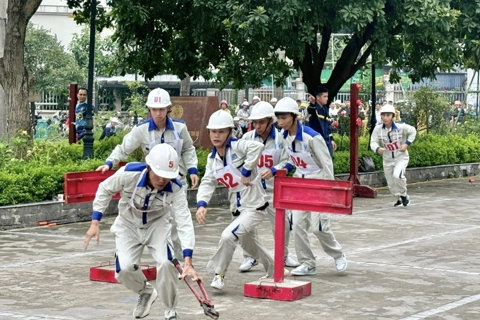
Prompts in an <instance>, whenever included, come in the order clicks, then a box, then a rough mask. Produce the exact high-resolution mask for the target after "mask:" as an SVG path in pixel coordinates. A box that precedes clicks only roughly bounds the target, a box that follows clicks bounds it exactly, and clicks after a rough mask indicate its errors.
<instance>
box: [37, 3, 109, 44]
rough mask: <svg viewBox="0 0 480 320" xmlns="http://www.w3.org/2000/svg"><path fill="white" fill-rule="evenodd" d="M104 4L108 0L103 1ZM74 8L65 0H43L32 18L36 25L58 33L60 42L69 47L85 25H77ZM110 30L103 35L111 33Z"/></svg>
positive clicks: (55, 33)
mask: <svg viewBox="0 0 480 320" xmlns="http://www.w3.org/2000/svg"><path fill="white" fill-rule="evenodd" d="M101 3H102V4H105V3H106V0H102V1H101ZM72 13H73V10H71V9H68V6H67V3H66V1H65V0H43V1H42V4H41V5H40V7H39V9H38V10H37V12H36V13H35V14H34V15H33V17H32V19H31V20H30V21H31V22H32V23H33V24H34V25H36V26H41V27H43V28H44V29H47V30H49V31H50V32H51V33H52V34H54V35H56V36H57V38H58V40H59V41H60V43H61V44H62V45H63V46H64V47H65V48H68V46H69V45H70V42H72V37H73V34H74V33H80V32H81V30H82V28H83V26H82V25H77V24H76V22H75V20H73V15H72ZM111 33H112V32H111V31H110V30H107V31H105V32H104V33H102V36H106V35H109V34H111Z"/></svg>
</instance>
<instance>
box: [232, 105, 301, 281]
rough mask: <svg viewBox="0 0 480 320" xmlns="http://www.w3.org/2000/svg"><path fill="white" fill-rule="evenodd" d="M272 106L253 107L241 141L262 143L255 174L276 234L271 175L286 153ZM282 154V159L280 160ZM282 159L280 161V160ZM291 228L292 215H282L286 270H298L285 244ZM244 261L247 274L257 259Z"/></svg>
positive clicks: (296, 262) (278, 166) (288, 238)
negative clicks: (256, 173)
mask: <svg viewBox="0 0 480 320" xmlns="http://www.w3.org/2000/svg"><path fill="white" fill-rule="evenodd" d="M273 117H274V112H273V107H272V106H271V105H270V104H269V103H268V102H264V101H261V102H259V103H257V105H255V107H253V109H252V114H251V115H250V118H249V119H250V120H251V121H252V124H253V127H254V129H253V130H252V131H249V132H247V133H245V134H244V136H243V138H242V139H245V140H252V141H258V142H261V143H263V145H264V146H265V149H264V150H263V151H262V155H261V157H260V159H259V161H258V165H257V168H258V172H259V174H260V178H261V183H262V187H263V189H264V190H265V192H266V193H267V196H268V198H267V199H268V203H269V204H270V205H269V206H268V207H267V208H266V209H265V213H266V214H267V217H268V219H269V220H270V224H271V226H272V232H273V234H274V235H275V208H274V207H273V185H274V184H273V176H274V175H275V174H276V172H277V169H282V168H283V166H284V165H285V162H286V153H285V152H284V149H283V136H282V134H281V133H280V132H279V131H278V130H277V128H275V126H274V125H273ZM282 152H283V155H284V157H282ZM282 158H283V159H285V160H283V161H281V159H282ZM291 228H292V219H291V212H290V211H288V214H287V215H286V216H285V230H284V233H285V249H284V253H285V260H284V263H285V266H286V267H298V266H299V265H300V264H299V263H298V261H296V260H295V259H294V258H293V257H290V256H289V255H288V242H289V240H290V231H291ZM243 256H244V260H243V263H242V264H241V265H240V267H239V269H240V271H242V272H245V271H249V270H250V269H251V268H252V267H253V266H255V265H256V264H257V260H255V258H254V257H251V256H249V255H248V253H247V252H245V251H244V253H243Z"/></svg>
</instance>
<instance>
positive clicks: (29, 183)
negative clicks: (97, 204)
mask: <svg viewBox="0 0 480 320" xmlns="http://www.w3.org/2000/svg"><path fill="white" fill-rule="evenodd" d="M122 138H123V137H122V135H120V136H118V137H111V138H108V139H105V140H102V141H95V143H94V155H95V158H94V159H91V160H83V159H82V156H83V145H79V144H72V145H70V144H68V142H67V141H65V140H58V141H48V140H35V142H34V144H33V146H31V147H27V148H28V149H26V150H25V152H22V153H21V154H22V155H24V157H23V158H21V159H16V158H14V151H13V150H11V149H10V148H9V147H8V145H7V144H5V143H0V206H2V205H14V204H19V203H28V202H38V201H45V200H51V199H52V198H53V197H55V196H56V195H57V194H60V193H63V176H64V174H65V173H66V172H80V171H90V170H94V169H95V168H97V167H98V166H99V165H101V164H103V163H104V161H105V159H106V157H107V156H108V155H109V154H110V152H111V150H113V148H114V147H115V146H116V145H117V144H118V143H120V142H121V140H122ZM335 141H336V142H337V146H338V150H337V151H336V152H335V159H334V161H333V164H334V170H335V174H341V173H348V172H349V171H350V153H349V143H350V141H349V138H348V137H346V136H344V137H343V138H341V137H340V136H336V138H335ZM368 142H369V139H368V138H367V137H360V139H359V156H361V155H364V154H365V155H369V156H371V157H372V159H373V161H374V163H375V168H376V170H382V157H381V156H380V155H377V154H374V153H373V152H372V151H371V150H367V146H368ZM209 152H210V151H209V150H204V149H201V148H199V149H197V157H198V171H199V177H200V178H201V177H203V175H204V173H205V166H206V163H207V157H208V154H209ZM409 153H410V163H409V167H425V166H435V165H443V164H452V163H470V162H480V137H478V136H477V135H474V134H470V135H468V134H465V135H459V134H455V135H453V134H447V135H433V134H423V135H418V136H417V139H416V140H415V142H414V143H413V144H412V145H411V146H410V148H409ZM128 160H129V161H143V154H142V152H141V151H138V152H135V153H134V154H132V155H131V156H130V157H129V159H128Z"/></svg>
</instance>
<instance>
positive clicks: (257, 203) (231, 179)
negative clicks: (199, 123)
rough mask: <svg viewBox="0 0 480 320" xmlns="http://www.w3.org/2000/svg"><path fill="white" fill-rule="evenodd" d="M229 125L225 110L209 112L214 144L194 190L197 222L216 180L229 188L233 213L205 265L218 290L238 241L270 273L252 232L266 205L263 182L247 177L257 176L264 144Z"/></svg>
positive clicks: (202, 218)
mask: <svg viewBox="0 0 480 320" xmlns="http://www.w3.org/2000/svg"><path fill="white" fill-rule="evenodd" d="M232 128H233V118H232V116H231V115H229V114H228V113H226V112H223V111H221V110H219V111H217V112H215V113H213V114H212V115H211V116H210V119H209V121H208V125H207V129H208V130H209V135H210V140H211V142H212V144H213V146H214V147H213V149H212V152H211V153H210V154H209V155H208V158H207V166H206V168H205V174H204V176H203V178H202V182H201V183H200V186H199V187H198V193H197V212H196V217H197V220H198V221H199V223H200V224H204V223H205V221H206V217H207V205H208V202H209V201H210V199H211V198H212V195H213V192H214V191H215V188H216V187H217V185H218V183H221V184H222V185H224V186H225V187H226V188H228V192H229V199H230V212H231V213H232V214H233V216H234V217H233V220H232V222H231V223H230V224H229V225H228V226H227V227H226V228H225V229H224V230H223V232H222V235H221V237H220V241H219V248H218V250H217V251H216V252H215V254H214V255H213V257H212V258H211V259H210V261H209V262H208V265H207V270H208V271H211V272H215V276H214V278H213V281H212V283H211V286H212V287H213V288H214V289H217V290H223V288H224V286H225V283H224V276H225V273H226V271H227V269H228V266H229V264H230V262H231V261H232V258H233V253H234V252H235V248H236V246H237V243H240V245H241V247H242V248H243V249H244V250H245V251H246V252H248V254H249V255H251V256H252V257H256V258H257V259H258V260H259V261H260V263H262V264H263V266H264V268H265V271H266V272H267V277H271V276H272V275H273V258H272V256H271V255H270V254H269V252H268V251H267V249H266V248H265V246H264V245H263V244H262V243H261V242H260V241H259V240H258V239H257V238H255V237H254V233H253V231H254V229H255V227H256V226H257V225H258V224H259V223H261V222H262V221H263V217H264V215H265V213H264V211H263V210H265V208H267V206H268V202H267V196H266V194H265V191H264V189H263V187H262V185H261V184H260V183H259V181H250V177H252V176H253V177H256V176H257V163H258V160H259V158H260V156H261V155H262V151H263V144H262V143H260V142H256V141H249V140H238V139H236V138H233V137H231V134H232ZM257 180H258V179H257Z"/></svg>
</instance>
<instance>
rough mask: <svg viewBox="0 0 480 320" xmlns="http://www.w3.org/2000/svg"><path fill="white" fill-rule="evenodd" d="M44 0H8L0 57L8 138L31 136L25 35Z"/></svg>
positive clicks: (0, 82)
mask: <svg viewBox="0 0 480 320" xmlns="http://www.w3.org/2000/svg"><path fill="white" fill-rule="evenodd" d="M41 2H42V0H9V1H8V5H7V18H8V20H7V23H6V28H5V47H4V54H3V57H1V58H0V85H1V86H2V87H3V88H4V90H5V96H6V106H7V112H6V113H7V130H6V133H7V137H8V138H9V139H10V138H11V137H14V136H15V135H17V134H19V133H20V132H26V133H27V135H28V136H30V137H32V132H33V130H32V125H31V122H30V112H29V106H28V92H29V90H28V89H29V83H28V71H27V70H26V68H25V63H24V54H25V34H26V30H27V24H28V21H29V20H30V18H31V17H32V16H33V14H34V13H35V12H36V11H37V9H38V7H39V6H40V3H41Z"/></svg>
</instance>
